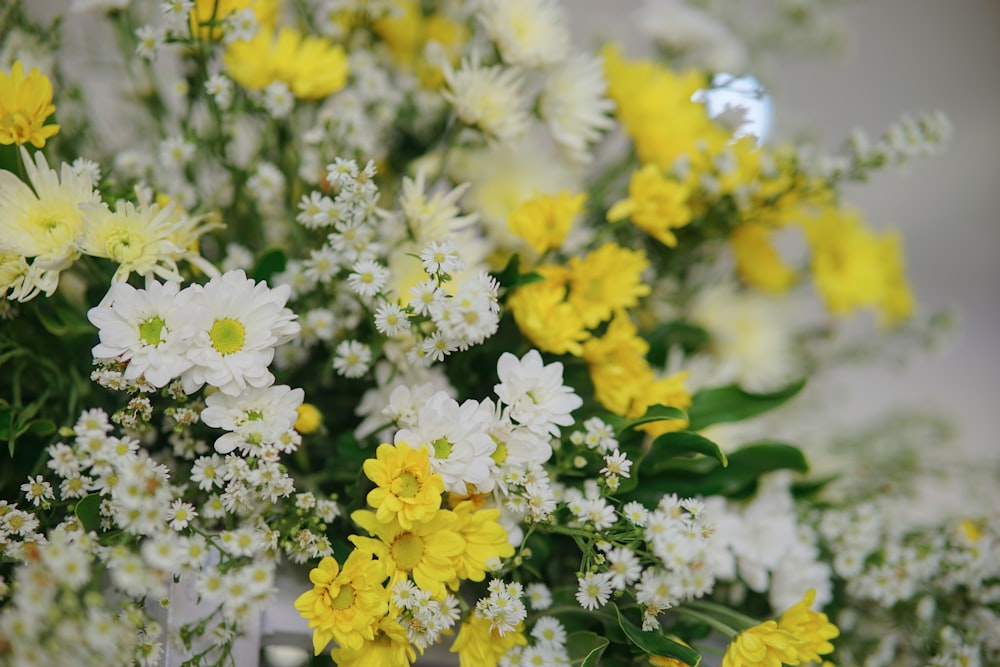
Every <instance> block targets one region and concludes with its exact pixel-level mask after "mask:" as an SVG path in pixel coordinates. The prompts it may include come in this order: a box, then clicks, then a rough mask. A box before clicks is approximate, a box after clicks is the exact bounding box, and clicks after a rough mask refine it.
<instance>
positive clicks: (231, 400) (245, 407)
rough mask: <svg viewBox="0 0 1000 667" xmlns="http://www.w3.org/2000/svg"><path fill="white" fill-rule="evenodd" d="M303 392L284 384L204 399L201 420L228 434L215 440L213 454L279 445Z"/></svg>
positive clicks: (295, 413)
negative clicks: (214, 452) (241, 448)
mask: <svg viewBox="0 0 1000 667" xmlns="http://www.w3.org/2000/svg"><path fill="white" fill-rule="evenodd" d="M304 398H305V392H303V391H302V389H298V388H296V389H292V388H291V387H289V386H287V385H283V384H281V385H275V386H271V387H263V388H258V387H247V388H246V389H245V390H244V391H242V392H240V393H239V394H237V395H235V396H230V395H227V394H224V393H222V392H216V393H214V394H212V395H211V396H209V397H208V398H206V399H205V409H204V410H202V411H201V420H202V421H203V422H204V423H205V424H206V425H207V426H211V427H212V428H221V429H223V430H226V431H229V433H226V434H225V435H223V436H221V437H220V438H219V439H218V440H216V441H215V451H217V452H219V453H220V454H228V453H229V452H231V451H233V450H234V449H235V448H236V447H243V448H249V447H259V446H262V445H274V444H277V443H279V442H281V438H282V436H283V435H285V433H287V432H288V431H290V430H292V427H293V426H294V424H295V420H296V419H298V407H299V406H300V405H302V401H303V399H304Z"/></svg>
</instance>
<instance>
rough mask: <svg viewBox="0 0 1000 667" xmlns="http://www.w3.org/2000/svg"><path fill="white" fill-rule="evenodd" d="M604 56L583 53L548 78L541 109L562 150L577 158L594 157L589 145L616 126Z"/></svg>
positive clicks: (578, 160) (588, 158) (539, 105)
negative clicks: (613, 118)
mask: <svg viewBox="0 0 1000 667" xmlns="http://www.w3.org/2000/svg"><path fill="white" fill-rule="evenodd" d="M607 89H608V84H607V81H606V80H605V78H604V70H603V66H602V63H601V60H600V58H597V57H594V56H591V55H588V54H584V53H581V54H579V55H576V56H574V57H573V58H570V59H569V60H567V61H566V62H565V63H563V64H562V65H561V66H560V67H558V68H556V69H554V70H553V71H552V72H551V73H550V74H549V76H548V79H546V81H545V88H544V90H543V91H542V94H541V96H540V97H539V100H538V110H539V113H540V115H541V117H542V120H544V121H545V124H546V125H547V126H548V128H549V131H550V132H551V133H552V138H553V139H555V140H556V144H558V145H559V148H560V150H562V152H563V153H564V154H565V155H566V157H568V158H569V159H570V160H572V161H573V162H577V163H587V162H590V160H591V157H592V155H591V153H590V151H589V150H588V148H587V147H588V145H589V144H593V143H594V142H596V141H597V140H598V139H600V138H601V134H602V133H603V132H606V131H607V130H609V129H611V128H612V127H614V124H615V123H614V120H612V118H611V115H610V114H611V112H612V111H613V110H614V107H615V104H614V102H612V101H611V100H610V99H608V97H607V96H606V93H607Z"/></svg>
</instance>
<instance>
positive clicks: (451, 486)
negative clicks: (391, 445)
mask: <svg viewBox="0 0 1000 667" xmlns="http://www.w3.org/2000/svg"><path fill="white" fill-rule="evenodd" d="M492 422H493V410H492V405H490V404H487V403H482V404H481V403H479V402H478V401H473V400H468V401H465V402H464V403H462V404H461V405H459V404H458V402H457V401H455V399H453V398H451V397H450V396H448V394H446V393H444V392H443V391H439V392H437V393H435V394H434V395H433V396H431V397H430V399H428V400H427V402H426V403H424V404H423V405H422V406H420V409H419V411H418V412H417V419H416V423H415V424H414V425H413V426H412V427H411V428H404V429H400V430H399V431H397V432H396V436H395V439H394V442H396V443H400V442H405V443H407V444H408V445H410V446H411V447H420V446H424V447H426V448H427V449H428V451H429V452H430V455H431V458H430V463H431V470H433V471H434V472H435V473H437V474H439V475H441V478H442V479H443V480H444V485H445V489H446V490H448V491H451V492H454V493H459V494H462V495H465V494H467V493H469V487H470V486H474V487H475V490H476V491H477V492H480V493H486V492H489V491H491V490H492V489H493V486H494V484H495V479H494V470H495V468H496V464H495V462H494V461H493V458H492V454H493V452H494V451H495V450H496V443H495V442H493V439H492V438H491V437H490V436H489V429H490V426H491V424H492Z"/></svg>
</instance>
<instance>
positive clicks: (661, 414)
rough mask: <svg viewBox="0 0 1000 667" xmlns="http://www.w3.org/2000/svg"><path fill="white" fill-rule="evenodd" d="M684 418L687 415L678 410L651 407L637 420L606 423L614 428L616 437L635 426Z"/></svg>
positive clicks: (660, 406) (619, 420) (667, 407)
mask: <svg viewBox="0 0 1000 667" xmlns="http://www.w3.org/2000/svg"><path fill="white" fill-rule="evenodd" d="M686 417H687V415H686V414H685V413H684V411H683V410H681V409H680V408H673V407H669V406H666V405H651V406H649V407H648V408H646V414H644V415H643V416H641V417H639V418H638V419H621V418H618V419H612V420H606V421H608V424H609V425H611V426H613V427H614V428H615V431H616V432H617V433H618V435H621V434H622V433H624V432H625V431H627V430H629V429H633V428H635V427H636V426H642V425H643V424H651V423H653V422H661V421H665V420H668V419H685V418H686Z"/></svg>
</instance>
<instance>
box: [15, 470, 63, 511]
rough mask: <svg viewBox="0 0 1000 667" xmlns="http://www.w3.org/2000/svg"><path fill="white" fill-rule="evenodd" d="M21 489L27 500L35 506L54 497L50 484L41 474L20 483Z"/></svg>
mask: <svg viewBox="0 0 1000 667" xmlns="http://www.w3.org/2000/svg"><path fill="white" fill-rule="evenodd" d="M21 491H23V492H24V495H25V496H26V497H27V499H28V501H29V502H30V503H31V504H33V505H34V506H35V507H38V506H39V505H41V504H43V503H48V501H50V500H52V499H54V498H55V494H54V493H53V491H52V485H51V484H49V483H48V482H46V481H45V478H44V477H42V476H41V475H36V476H35V477H29V478H28V481H27V482H25V483H24V484H22V485H21Z"/></svg>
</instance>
